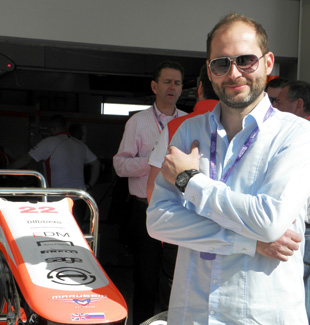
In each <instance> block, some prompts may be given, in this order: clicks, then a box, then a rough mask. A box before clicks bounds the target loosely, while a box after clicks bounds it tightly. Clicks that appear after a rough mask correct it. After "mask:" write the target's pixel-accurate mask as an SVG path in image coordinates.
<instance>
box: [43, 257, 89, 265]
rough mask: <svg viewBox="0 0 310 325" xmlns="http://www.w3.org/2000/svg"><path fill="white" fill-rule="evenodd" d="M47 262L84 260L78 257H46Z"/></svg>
mask: <svg viewBox="0 0 310 325" xmlns="http://www.w3.org/2000/svg"><path fill="white" fill-rule="evenodd" d="M45 262H46V263H56V262H64V263H72V264H73V263H82V262H83V260H82V259H80V258H76V257H50V258H46V259H45Z"/></svg>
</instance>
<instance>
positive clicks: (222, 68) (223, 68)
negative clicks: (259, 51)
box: [209, 53, 266, 77]
mask: <svg viewBox="0 0 310 325" xmlns="http://www.w3.org/2000/svg"><path fill="white" fill-rule="evenodd" d="M265 55H266V53H265V54H263V55H262V56H261V57H259V58H258V57H257V56H256V55H255V54H245V55H237V56H226V57H222V58H216V59H213V60H212V61H211V62H210V63H209V68H210V70H211V72H212V74H213V75H214V76H216V77H223V76H225V75H226V74H227V73H228V72H229V71H230V68H231V63H232V62H233V63H235V64H236V66H237V68H238V70H239V71H241V72H245V73H252V72H254V71H256V70H257V68H258V65H259V60H260V59H261V58H262V57H263V56H265Z"/></svg>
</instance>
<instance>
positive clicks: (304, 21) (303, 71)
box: [297, 0, 310, 82]
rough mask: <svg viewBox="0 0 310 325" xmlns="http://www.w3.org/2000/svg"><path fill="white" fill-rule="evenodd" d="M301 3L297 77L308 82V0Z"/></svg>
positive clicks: (309, 13)
mask: <svg viewBox="0 0 310 325" xmlns="http://www.w3.org/2000/svg"><path fill="white" fill-rule="evenodd" d="M301 5H302V11H301V25H300V27H301V29H300V53H299V61H298V75H297V79H299V80H303V81H307V82H310V62H309V58H310V42H309V31H310V19H309V18H310V0H302V2H301Z"/></svg>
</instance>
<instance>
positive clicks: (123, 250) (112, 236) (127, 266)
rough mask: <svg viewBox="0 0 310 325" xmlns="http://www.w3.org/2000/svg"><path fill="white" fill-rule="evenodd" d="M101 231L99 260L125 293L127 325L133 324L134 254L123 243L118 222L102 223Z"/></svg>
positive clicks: (122, 292)
mask: <svg viewBox="0 0 310 325" xmlns="http://www.w3.org/2000/svg"><path fill="white" fill-rule="evenodd" d="M99 233H100V235H99V241H98V254H97V255H98V260H99V262H100V264H101V266H102V267H103V269H104V270H105V272H106V273H107V274H108V276H109V277H110V278H111V280H112V282H113V283H114V284H115V285H116V287H117V288H118V290H119V291H120V293H121V294H122V295H123V297H124V299H125V301H126V303H127V306H128V323H127V325H133V324H132V299H133V256H132V254H131V252H130V250H129V249H128V248H127V246H126V245H124V244H123V243H121V242H122V241H121V239H120V238H119V236H120V235H119V229H118V226H117V225H116V224H115V225H113V224H108V223H104V222H102V223H100V226H99Z"/></svg>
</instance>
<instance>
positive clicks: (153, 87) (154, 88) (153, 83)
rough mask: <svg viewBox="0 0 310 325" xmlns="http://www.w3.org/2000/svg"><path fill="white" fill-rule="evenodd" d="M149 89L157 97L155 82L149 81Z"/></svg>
mask: <svg viewBox="0 0 310 325" xmlns="http://www.w3.org/2000/svg"><path fill="white" fill-rule="evenodd" d="M151 89H152V91H153V93H154V94H155V95H157V82H156V81H155V80H152V81H151Z"/></svg>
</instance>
